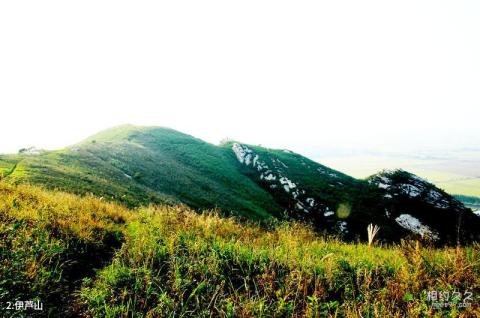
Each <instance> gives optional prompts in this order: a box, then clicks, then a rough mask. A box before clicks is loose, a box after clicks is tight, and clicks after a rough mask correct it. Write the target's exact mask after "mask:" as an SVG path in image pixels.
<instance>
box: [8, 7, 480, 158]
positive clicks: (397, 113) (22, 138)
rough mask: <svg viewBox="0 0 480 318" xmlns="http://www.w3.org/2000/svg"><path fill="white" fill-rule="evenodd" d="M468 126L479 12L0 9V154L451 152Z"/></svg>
mask: <svg viewBox="0 0 480 318" xmlns="http://www.w3.org/2000/svg"><path fill="white" fill-rule="evenodd" d="M479 121H480V1H459V0H452V1H439V0H434V1H421V0H414V1H386V0H380V1H357V0H354V1H278V0H275V1H258V0H255V1H235V2H234V1H225V0H220V1H168V2H167V1H163V2H160V1H151V2H150V1H128V2H127V1H98V0H95V1H75V2H73V1H2V2H0V152H12V151H16V150H18V149H19V148H21V147H25V146H29V145H35V146H38V147H44V148H59V147H63V146H66V145H69V144H72V143H75V142H77V141H80V140H81V139H83V138H85V137H87V136H88V135H90V134H92V133H95V132H97V131H99V130H101V129H104V128H108V127H110V126H115V125H118V124H123V123H133V124H138V125H161V126H168V127H172V128H175V129H178V130H181V131H184V132H187V133H190V134H192V135H195V136H197V137H200V138H203V139H206V140H208V141H211V142H218V141H219V140H220V139H222V138H224V137H230V138H234V139H237V140H241V141H244V142H249V143H254V144H263V145H266V146H272V147H282V148H289V149H293V150H297V151H302V152H303V153H307V154H308V153H309V152H310V153H311V152H314V151H317V150H318V149H322V148H325V147H328V148H333V147H339V148H347V149H348V148H355V149H358V148H375V149H387V148H388V149H402V148H405V147H411V148H423V147H448V148H450V147H457V146H476V145H480V125H479Z"/></svg>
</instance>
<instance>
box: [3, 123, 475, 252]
mask: <svg viewBox="0 0 480 318" xmlns="http://www.w3.org/2000/svg"><path fill="white" fill-rule="evenodd" d="M0 176H3V179H5V180H7V181H8V182H13V183H31V184H39V185H43V186H46V187H48V188H50V189H59V190H63V191H67V192H73V193H75V194H82V195H83V194H89V193H91V194H94V195H96V196H98V197H102V198H104V199H107V200H109V201H115V202H121V203H124V204H126V205H127V206H129V207H137V206H143V205H148V204H151V203H154V204H170V205H174V204H178V203H182V204H186V205H188V206H189V207H191V208H194V209H197V210H203V209H215V208H218V209H219V210H220V211H221V212H222V214H223V215H226V216H228V215H236V216H241V217H244V218H246V219H251V220H256V221H262V222H267V223H268V222H270V221H271V220H272V219H294V220H302V221H305V222H307V223H310V224H311V225H313V227H314V228H315V229H316V230H317V231H319V232H327V233H333V234H336V235H338V236H341V237H343V238H345V239H348V240H355V239H362V240H365V239H366V231H365V228H366V227H367V225H368V224H370V223H374V224H377V225H379V226H381V227H382V231H381V232H380V234H379V238H380V239H381V240H384V241H386V242H391V241H398V240H399V239H401V238H403V237H406V236H409V235H414V236H422V237H423V238H426V239H430V240H433V241H435V242H436V243H438V244H443V243H448V244H455V243H457V242H462V243H463V242H471V241H475V240H479V239H480V231H479V230H478V229H479V228H480V218H479V217H478V216H476V215H475V214H473V213H472V211H471V210H469V209H466V208H465V207H464V206H463V205H462V204H461V203H460V202H459V201H457V200H456V199H454V198H452V197H451V196H449V195H448V194H446V193H445V192H443V191H441V190H440V189H437V188H435V187H434V186H433V185H431V184H429V183H428V182H426V181H425V180H422V179H420V178H418V177H416V176H414V175H411V174H408V173H407V172H401V171H398V172H387V173H380V174H378V175H376V176H372V177H371V178H369V179H368V180H358V179H354V178H352V177H350V176H347V175H345V174H343V173H341V172H338V171H335V170H332V169H330V168H328V167H325V166H323V165H321V164H318V163H316V162H314V161H312V160H309V159H308V158H305V157H303V156H301V155H299V154H296V153H293V152H291V151H288V150H273V149H267V148H263V147H258V146H251V145H246V144H242V143H239V142H234V141H230V142H226V143H224V144H222V145H219V146H216V145H212V144H209V143H207V142H204V141H202V140H200V139H197V138H194V137H192V136H189V135H186V134H183V133H181V132H178V131H175V130H172V129H168V128H160V127H136V126H130V125H126V126H120V127H116V128H112V129H109V130H106V131H103V132H100V133H99V134H97V135H94V136H92V137H90V138H88V139H87V140H85V141H83V142H81V143H79V144H77V145H74V146H71V147H68V148H66V149H63V150H59V151H39V150H35V149H24V150H22V151H21V152H20V153H19V154H17V155H2V156H0Z"/></svg>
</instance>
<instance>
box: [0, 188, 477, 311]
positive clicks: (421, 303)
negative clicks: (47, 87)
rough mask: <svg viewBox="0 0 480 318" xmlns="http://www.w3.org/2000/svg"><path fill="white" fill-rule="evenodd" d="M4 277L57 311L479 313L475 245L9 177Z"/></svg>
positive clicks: (0, 231)
mask: <svg viewBox="0 0 480 318" xmlns="http://www.w3.org/2000/svg"><path fill="white" fill-rule="evenodd" d="M0 277H1V279H0V303H2V304H5V303H6V302H15V301H16V300H30V299H32V300H33V299H40V300H41V301H42V302H43V303H44V308H45V312H49V313H50V315H51V316H53V317H68V316H73V315H74V313H75V314H76V315H79V316H83V317H191V316H194V317H210V316H220V317H262V316H263V317H270V316H277V317H288V316H298V317H300V316H307V317H343V316H346V317H374V316H375V317H422V316H429V315H434V314H436V315H437V316H438V317H447V316H453V317H456V316H461V317H474V316H475V315H478V314H480V312H479V310H478V306H475V304H479V301H480V246H479V245H477V244H474V245H472V246H469V247H462V248H443V249H436V248H433V247H428V246H421V245H420V244H419V243H415V242H409V241H404V242H402V243H401V244H398V245H392V246H383V247H382V246H371V247H369V246H367V245H366V244H363V243H343V242H341V241H339V240H337V239H334V238H331V237H329V238H327V237H322V236H319V235H318V234H316V233H315V232H314V231H313V230H312V229H311V228H309V227H307V226H305V225H301V224H299V223H296V222H271V223H270V224H269V225H268V226H266V225H264V226H259V225H257V224H255V223H251V222H239V221H238V220H237V219H236V218H233V217H230V218H221V217H220V216H219V215H218V214H217V212H215V211H205V212H204V213H203V214H198V213H196V212H195V211H193V210H191V209H189V208H187V207H185V206H181V205H180V206H178V205H176V206H170V205H169V206H165V205H164V206H157V207H154V206H151V207H143V208H138V209H134V210H130V209H127V208H125V207H123V206H120V205H116V204H112V203H106V202H104V200H102V199H99V198H95V197H93V196H86V197H78V196H75V195H72V194H65V193H62V192H57V191H55V192H52V191H46V190H42V189H40V188H37V187H32V186H26V185H20V186H13V185H11V184H8V183H5V182H0ZM431 290H436V291H449V292H453V291H460V292H464V291H467V290H469V291H472V292H473V295H474V298H473V299H472V306H471V307H468V308H465V309H464V308H457V309H454V308H440V309H435V308H433V306H432V303H431V302H430V301H429V300H428V299H427V293H428V292H429V291H431ZM455 301H456V302H457V303H458V301H459V300H455ZM455 301H454V303H455ZM0 308H1V309H0V310H1V312H0V316H7V317H8V316H10V315H11V314H12V312H8V311H7V310H6V309H5V307H0ZM45 312H44V314H45ZM16 314H17V315H18V317H21V316H22V315H23V316H27V315H28V316H30V315H31V314H32V313H31V312H17V313H16Z"/></svg>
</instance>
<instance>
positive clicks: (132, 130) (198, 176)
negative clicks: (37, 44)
mask: <svg viewBox="0 0 480 318" xmlns="http://www.w3.org/2000/svg"><path fill="white" fill-rule="evenodd" d="M15 163H16V166H15V169H13V171H10V170H12V167H13V166H14V165H15ZM0 167H2V168H0V169H2V170H3V171H7V172H8V171H10V173H5V176H6V179H8V180H11V181H14V182H23V183H25V182H28V183H34V184H42V185H46V186H48V187H50V188H57V189H61V190H65V191H69V192H74V193H77V194H85V193H94V194H96V195H98V196H103V197H105V198H108V199H113V200H115V201H120V202H124V203H126V204H127V205H129V206H138V205H143V204H149V203H179V202H182V203H185V204H188V205H189V206H191V207H193V208H198V209H209V208H215V207H218V208H220V209H222V211H224V213H225V214H229V213H231V212H233V213H235V214H239V215H244V216H246V217H249V218H253V219H268V218H269V217H270V216H271V215H278V214H279V213H280V212H281V210H282V209H281V208H280V207H279V206H278V205H277V204H276V203H275V201H274V200H273V199H272V198H271V196H270V195H269V194H268V193H267V192H265V191H264V190H263V189H261V188H260V187H258V186H256V185H255V183H253V182H252V181H250V180H249V179H248V178H245V177H244V176H243V175H242V174H241V173H240V172H239V171H238V169H237V165H236V162H235V160H234V159H233V158H231V156H229V154H228V153H227V152H226V151H225V150H224V149H222V148H220V147H217V146H214V145H211V144H209V143H206V142H204V141H201V140H199V139H196V138H193V137H191V136H189V135H185V134H182V133H180V132H177V131H174V130H171V129H168V128H158V127H135V126H121V127H116V128H113V129H110V130H107V131H104V132H101V133H99V134H97V135H95V136H92V137H90V138H89V139H87V140H86V141H84V142H82V143H80V144H78V145H75V146H72V147H70V148H67V149H64V150H60V151H52V152H46V153H42V154H40V155H16V156H1V157H0ZM3 167H4V168H3Z"/></svg>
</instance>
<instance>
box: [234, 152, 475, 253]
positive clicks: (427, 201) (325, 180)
mask: <svg viewBox="0 0 480 318" xmlns="http://www.w3.org/2000/svg"><path fill="white" fill-rule="evenodd" d="M231 147H232V150H233V152H234V153H235V155H236V156H237V159H238V161H239V163H240V164H241V165H243V167H244V169H246V173H247V174H248V175H249V176H250V177H251V178H252V179H253V180H254V181H255V182H257V183H258V184H260V185H261V186H262V187H263V188H264V189H266V190H267V191H269V192H270V193H271V194H272V195H273V196H274V197H275V198H276V200H277V202H278V203H279V204H280V205H281V206H283V207H284V208H285V211H286V212H287V214H288V215H289V216H290V217H292V218H295V219H300V220H306V221H308V222H311V223H312V224H313V225H314V226H315V227H316V228H318V229H319V230H321V231H327V232H332V233H337V234H339V235H341V236H343V237H347V238H355V237H364V235H365V233H364V232H366V225H367V224H369V223H373V224H377V225H379V226H381V228H382V230H381V232H380V233H381V234H380V237H382V238H383V239H384V240H386V241H392V240H393V241H395V240H399V239H402V238H405V237H408V236H416V237H422V238H423V239H427V240H430V241H433V242H436V243H438V244H444V243H448V244H455V243H456V242H457V241H460V242H469V241H473V240H480V218H479V217H478V216H476V215H475V214H474V213H472V212H471V211H470V210H469V209H466V208H465V207H464V206H463V204H462V203H460V202H459V201H458V200H456V199H454V198H453V197H452V196H450V195H448V194H447V193H445V192H444V191H442V190H441V189H438V188H437V187H435V186H434V185H432V184H431V183H429V182H427V181H426V180H423V179H421V178H419V177H417V176H415V175H413V174H411V173H408V172H405V171H401V170H395V171H383V172H381V173H379V174H376V175H374V176H372V177H370V178H368V179H367V181H366V182H365V181H363V182H362V181H359V180H356V181H352V180H351V179H349V178H348V177H347V176H345V175H342V174H341V173H339V172H336V171H334V170H331V169H328V168H326V167H323V166H321V165H319V164H316V163H314V162H306V160H304V157H301V156H298V155H296V154H294V153H292V152H289V151H282V152H275V151H270V152H268V151H264V149H263V148H259V147H253V146H248V145H244V144H240V143H233V144H232V146H231ZM282 153H283V154H282ZM286 156H289V157H288V159H285V158H287V157H286ZM296 161H297V162H296ZM295 167H296V168H295ZM298 167H302V169H303V170H305V171H302V172H301V173H299V171H298ZM307 174H310V176H314V178H315V179H316V180H317V181H318V184H321V185H323V186H322V187H320V186H318V185H317V184H313V183H312V182H310V179H308V178H307V177H305V175H307ZM342 206H343V210H348V211H347V213H346V214H345V213H343V214H345V215H342V213H340V210H341V208H340V207H342ZM345 207H348V208H345Z"/></svg>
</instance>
